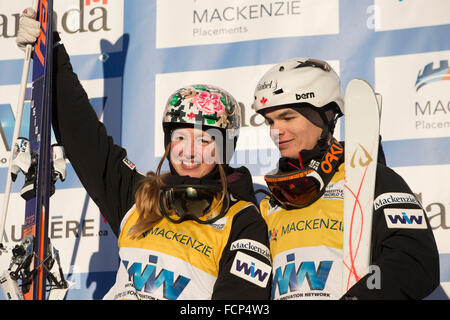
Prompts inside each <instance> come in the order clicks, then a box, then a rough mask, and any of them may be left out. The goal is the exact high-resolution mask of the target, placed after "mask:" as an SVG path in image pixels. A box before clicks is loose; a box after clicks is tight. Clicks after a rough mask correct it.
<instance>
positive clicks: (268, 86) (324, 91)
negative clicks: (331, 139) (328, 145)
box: [252, 58, 344, 115]
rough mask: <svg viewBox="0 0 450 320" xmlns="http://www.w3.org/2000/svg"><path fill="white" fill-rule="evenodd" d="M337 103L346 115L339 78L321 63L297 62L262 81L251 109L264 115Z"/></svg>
mask: <svg viewBox="0 0 450 320" xmlns="http://www.w3.org/2000/svg"><path fill="white" fill-rule="evenodd" d="M332 102H334V103H335V104H336V105H335V107H337V108H335V109H336V112H337V113H338V114H340V115H342V114H343V113H344V97H343V93H342V90H341V82H340V79H339V76H338V75H337V74H336V72H335V71H334V70H333V68H331V66H330V65H329V64H328V63H327V62H325V61H322V60H318V59H311V58H294V59H290V60H287V61H284V62H282V63H279V64H277V65H276V66H274V67H272V68H271V69H270V70H269V71H267V72H266V73H265V74H264V76H263V77H262V78H261V80H259V83H258V85H257V86H256V89H255V100H254V102H253V105H252V107H253V108H254V109H255V110H256V112H258V113H261V114H263V115H264V113H265V112H267V111H268V110H271V109H275V108H283V107H285V108H289V107H293V106H299V105H301V104H303V105H309V106H311V107H314V108H316V109H317V108H318V109H320V108H323V107H325V106H329V104H330V103H332Z"/></svg>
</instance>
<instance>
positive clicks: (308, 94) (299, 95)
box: [295, 92, 315, 100]
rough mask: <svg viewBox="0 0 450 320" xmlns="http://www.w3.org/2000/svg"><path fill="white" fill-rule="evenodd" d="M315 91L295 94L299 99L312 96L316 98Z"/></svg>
mask: <svg viewBox="0 0 450 320" xmlns="http://www.w3.org/2000/svg"><path fill="white" fill-rule="evenodd" d="M314 97H315V95H314V92H306V93H300V94H298V93H296V94H295V99H297V100H302V99H310V98H314Z"/></svg>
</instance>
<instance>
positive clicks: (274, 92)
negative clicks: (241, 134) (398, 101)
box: [253, 58, 439, 300]
mask: <svg viewBox="0 0 450 320" xmlns="http://www.w3.org/2000/svg"><path fill="white" fill-rule="evenodd" d="M253 108H254V109H255V110H256V111H257V112H258V113H260V114H261V115H263V116H264V117H265V119H266V121H267V123H268V124H269V126H270V134H271V138H272V139H273V141H274V143H275V144H276V145H277V147H278V148H279V150H280V153H281V158H280V160H279V162H278V167H277V168H276V169H275V170H273V171H272V172H271V173H269V174H267V175H265V180H266V183H267V185H268V187H269V189H270V191H271V192H270V195H269V196H267V197H266V198H265V199H263V200H262V201H261V203H260V209H261V214H262V216H263V218H264V219H265V221H266V223H267V225H268V230H269V240H270V250H271V254H272V259H273V281H272V299H283V300H284V299H340V298H342V299H422V298H424V297H426V296H428V295H429V294H430V293H431V292H432V291H433V290H434V289H435V288H436V287H437V285H438V284H439V255H438V251H437V247H436V243H435V240H434V236H433V233H432V230H431V228H430V224H429V222H428V219H427V216H426V214H425V212H424V210H423V209H422V207H421V204H420V203H419V201H418V200H417V199H416V197H415V196H414V194H413V193H412V191H411V190H410V188H409V187H408V185H407V184H406V183H405V181H404V180H403V179H402V178H401V177H400V176H399V175H397V174H396V173H395V172H394V171H393V170H391V169H389V168H387V167H386V166H385V165H384V164H382V163H380V162H384V161H383V160H384V156H383V153H382V152H381V156H380V158H379V163H378V166H377V173H376V186H375V203H374V214H373V229H372V248H371V254H372V258H371V260H372V261H371V264H372V265H375V266H377V267H378V268H379V269H377V270H379V271H380V274H379V275H378V276H379V278H378V280H379V282H377V284H376V285H369V286H368V285H367V279H368V277H369V275H367V276H365V277H363V278H362V279H361V280H360V281H359V282H357V283H356V284H355V285H354V286H353V287H351V288H350V290H349V291H348V292H346V293H343V292H342V289H341V283H342V281H341V279H342V267H343V263H342V261H343V251H342V248H343V225H344V224H343V211H344V204H343V202H344V201H343V188H344V147H343V144H341V143H339V142H338V141H337V140H336V139H335V138H334V137H333V130H334V127H335V124H336V121H337V119H338V118H339V117H340V116H342V115H343V113H344V100H343V94H342V91H341V86H340V80H339V77H338V75H337V74H336V72H335V71H334V70H333V69H332V68H331V67H330V65H329V64H328V63H326V62H325V61H321V60H317V59H309V58H308V59H304V58H302V59H300V58H299V59H291V60H288V61H285V62H282V63H280V64H278V65H276V66H274V67H272V68H271V69H270V70H269V71H268V72H267V73H266V74H265V75H264V76H263V77H262V78H261V79H260V81H259V83H258V85H257V87H256V90H255V97H254V103H253ZM306 176H307V177H306ZM377 201H378V202H377ZM375 204H376V205H375ZM390 208H397V209H403V210H405V212H407V211H408V210H414V209H416V210H417V209H419V210H421V216H422V217H423V218H421V219H420V221H418V223H416V224H415V225H411V226H409V225H408V224H401V223H400V222H399V221H396V223H390V224H388V223H387V219H388V215H385V214H384V211H385V210H386V209H390ZM388 225H389V226H390V227H388ZM413 227H415V228H413Z"/></svg>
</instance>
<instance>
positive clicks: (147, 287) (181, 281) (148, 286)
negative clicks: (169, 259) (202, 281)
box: [122, 255, 191, 300]
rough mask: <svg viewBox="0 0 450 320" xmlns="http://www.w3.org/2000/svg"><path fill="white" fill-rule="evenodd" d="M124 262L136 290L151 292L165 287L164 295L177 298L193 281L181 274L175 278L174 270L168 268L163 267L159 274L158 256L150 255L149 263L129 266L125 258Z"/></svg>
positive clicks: (170, 298)
mask: <svg viewBox="0 0 450 320" xmlns="http://www.w3.org/2000/svg"><path fill="white" fill-rule="evenodd" d="M122 262H123V264H124V266H125V268H126V269H127V271H128V276H129V280H130V281H132V282H133V284H134V287H135V288H136V290H138V291H142V290H144V291H145V292H147V293H150V294H151V293H154V292H155V291H156V290H158V289H159V288H160V287H163V291H162V292H163V296H164V298H166V299H169V300H176V299H177V298H178V297H179V296H180V294H181V293H182V292H183V290H184V289H185V288H186V286H187V285H188V283H189V282H190V281H191V279H189V278H187V277H184V276H181V275H179V276H178V277H177V278H176V280H175V279H174V272H173V271H170V270H167V269H162V270H161V271H159V273H158V275H157V274H156V264H157V262H158V256H154V255H150V257H149V263H148V264H146V265H143V264H142V263H139V262H134V263H133V264H132V265H131V266H130V267H128V264H129V261H126V260H123V261H122Z"/></svg>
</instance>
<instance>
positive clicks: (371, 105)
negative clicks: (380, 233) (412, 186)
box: [342, 79, 381, 294]
mask: <svg viewBox="0 0 450 320" xmlns="http://www.w3.org/2000/svg"><path fill="white" fill-rule="evenodd" d="M380 102H381V100H380ZM380 110H381V106H379V105H378V99H377V95H376V94H375V92H374V90H373V89H372V87H371V86H370V84H369V83H367V82H366V81H364V80H361V79H353V80H352V81H350V82H349V84H348V85H347V88H346V92H345V185H344V243H343V255H344V256H343V276H342V288H343V294H345V293H346V292H347V291H348V290H349V289H350V288H351V287H352V286H353V285H354V284H355V283H356V282H358V281H359V280H360V279H361V278H362V277H363V276H364V275H366V274H367V273H368V272H369V267H370V251H371V234H372V214H373V199H374V192H375V175H376V168H377V159H378V145H379V130H380V126H379V124H380Z"/></svg>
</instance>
